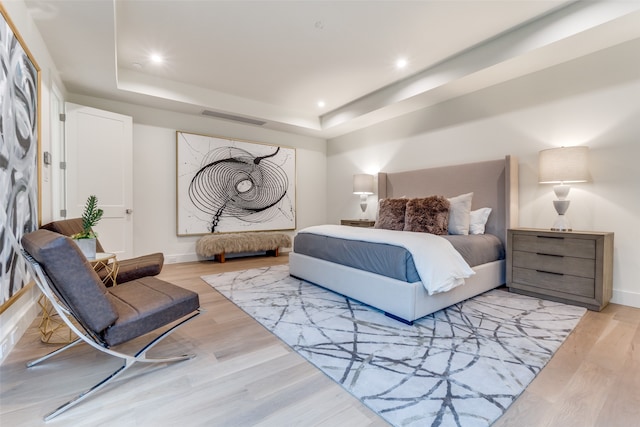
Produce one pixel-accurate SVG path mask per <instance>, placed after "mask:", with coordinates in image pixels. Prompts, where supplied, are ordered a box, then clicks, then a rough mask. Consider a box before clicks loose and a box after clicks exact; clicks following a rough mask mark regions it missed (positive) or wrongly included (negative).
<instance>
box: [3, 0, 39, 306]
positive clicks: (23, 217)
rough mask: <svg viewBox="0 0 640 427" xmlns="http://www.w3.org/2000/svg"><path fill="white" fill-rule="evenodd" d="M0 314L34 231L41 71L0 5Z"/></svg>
mask: <svg viewBox="0 0 640 427" xmlns="http://www.w3.org/2000/svg"><path fill="white" fill-rule="evenodd" d="M0 12H2V20H1V21H0V110H1V111H0V114H1V117H0V124H1V125H0V199H2V207H1V208H0V209H1V210H0V212H1V213H0V266H1V268H2V274H1V275H0V277H1V279H0V292H1V295H0V312H1V311H3V310H4V308H6V307H7V306H8V305H9V304H10V303H11V302H13V301H14V300H15V297H16V295H18V293H19V292H20V290H21V289H23V288H24V287H25V285H26V284H27V283H28V280H29V278H28V276H27V273H26V268H25V265H24V261H23V260H22V256H21V255H20V243H19V242H20V239H21V238H22V236H23V235H24V234H25V233H28V232H31V231H33V230H35V229H36V228H38V221H39V220H38V217H39V216H38V214H39V194H40V193H39V186H38V183H39V174H40V170H39V168H38V156H39V132H40V126H39V121H40V113H39V90H40V68H39V67H38V65H37V63H36V62H35V60H34V59H33V57H32V56H31V53H30V52H29V50H28V49H27V47H26V46H25V43H24V41H23V40H22V38H21V37H20V35H19V34H18V33H17V31H16V29H15V27H14V25H13V23H12V22H11V19H10V18H9V16H8V14H7V13H6V11H5V9H4V8H3V7H2V5H1V4H0Z"/></svg>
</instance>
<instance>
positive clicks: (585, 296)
mask: <svg viewBox="0 0 640 427" xmlns="http://www.w3.org/2000/svg"><path fill="white" fill-rule="evenodd" d="M507 286H508V287H509V290H510V291H511V292H516V293H520V294H525V295H530V296H535V297H540V298H545V299H550V300H552V301H559V302H564V303H567V304H574V305H580V306H583V307H586V308H588V309H590V310H595V311H600V310H602V308H603V307H605V306H606V305H607V304H608V303H609V300H610V299H611V294H612V287H613V233H608V232H596V231H594V232H579V231H572V232H561V231H549V230H540V229H530V228H516V229H512V230H508V231H507Z"/></svg>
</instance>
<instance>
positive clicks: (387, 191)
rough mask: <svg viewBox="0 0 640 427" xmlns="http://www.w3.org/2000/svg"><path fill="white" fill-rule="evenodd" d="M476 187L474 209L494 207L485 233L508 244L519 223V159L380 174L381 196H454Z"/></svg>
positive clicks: (379, 186) (379, 187) (379, 193)
mask: <svg viewBox="0 0 640 427" xmlns="http://www.w3.org/2000/svg"><path fill="white" fill-rule="evenodd" d="M472 191H473V203H472V205H471V209H478V208H483V207H490V208H492V211H491V215H490V216H489V220H488V221H487V225H486V233H490V234H494V235H496V236H498V237H499V238H500V239H501V240H502V243H504V244H506V238H507V229H508V228H512V227H517V226H518V160H517V158H515V157H513V156H506V157H505V158H504V159H500V160H490V161H486V162H478V163H467V164H461V165H453V166H443V167H437V168H431V169H421V170H414V171H406V172H393V173H385V172H380V173H379V174H378V198H380V199H384V198H399V197H407V198H411V197H426V196H433V195H442V196H445V197H454V196H458V195H460V194H464V193H469V192H472Z"/></svg>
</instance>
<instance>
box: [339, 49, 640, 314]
mask: <svg viewBox="0 0 640 427" xmlns="http://www.w3.org/2000/svg"><path fill="white" fill-rule="evenodd" d="M639 54H640V40H635V41H632V42H628V43H625V44H623V45H619V46H617V47H614V48H610V49H607V50H605V51H601V52H598V53H596V54H592V55H590V56H588V57H585V58H581V59H578V60H574V61H571V62H569V63H566V64H564V65H560V66H557V67H554V68H553V69H549V70H545V71H541V72H537V73H534V74H532V75H529V76H526V77H523V78H519V79H517V80H514V81H511V82H507V83H503V84H500V85H497V86H494V87H492V88H488V89H485V90H482V91H478V92H476V93H473V94H470V95H466V96H464V97H460V98H457V99H453V100H451V101H448V102H445V103H442V104H440V105H437V106H434V107H431V108H426V109H423V110H420V111H417V112H415V113H412V114H409V115H406V116H403V117H400V118H397V119H393V120H390V121H387V122H385V123H381V124H379V125H376V126H372V127H370V128H367V129H364V130H361V131H358V132H354V133H352V134H349V135H345V136H342V137H339V138H335V139H332V140H330V141H329V143H328V148H327V166H328V172H327V177H328V184H327V185H328V188H329V189H331V191H330V193H329V197H328V202H329V204H328V217H327V218H328V220H329V221H330V222H334V223H335V222H337V221H339V219H340V218H353V217H357V215H359V207H358V198H357V196H354V195H353V194H351V179H352V175H353V174H354V173H359V172H367V173H375V172H377V171H379V170H382V171H390V172H391V171H400V170H410V169H419V168H424V167H431V166H437V165H447V164H455V163H467V162H474V161H481V160H490V159H496V158H502V157H503V156H504V155H506V154H512V155H515V156H517V157H518V158H519V160H520V225H521V226H527V227H537V228H549V227H550V226H551V224H552V223H553V220H554V218H555V215H556V214H555V210H554V208H553V206H552V200H553V199H554V195H553V191H552V188H551V186H549V185H540V184H538V183H537V155H538V151H540V150H542V149H545V148H550V147H556V146H562V145H587V146H589V147H590V148H591V175H592V178H593V180H592V182H590V183H585V184H576V185H574V186H573V188H572V190H571V193H570V199H571V207H570V209H569V211H568V214H567V215H568V216H569V218H570V219H571V220H572V223H573V227H574V229H577V230H601V231H613V232H615V245H614V278H613V279H614V286H613V287H614V297H613V301H614V302H618V303H622V304H627V305H633V306H636V307H640V280H639V279H640V263H639V262H638V260H640V246H639V245H638V242H639V241H640V227H639V226H638V224H639V223H640V168H639V167H638V162H639V160H640V141H639V140H638V137H639V135H640V102H639V101H638V100H640V61H638V57H639ZM371 199H372V200H374V199H375V197H374V196H372V198H371ZM375 207H376V206H375V203H370V204H369V209H368V216H369V217H370V218H373V217H375Z"/></svg>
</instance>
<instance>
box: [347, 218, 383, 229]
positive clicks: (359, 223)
mask: <svg viewBox="0 0 640 427" xmlns="http://www.w3.org/2000/svg"><path fill="white" fill-rule="evenodd" d="M375 224H376V222H375V220H373V219H341V220H340V225H349V226H351V227H364V228H371V227H373V226H374V225H375Z"/></svg>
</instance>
